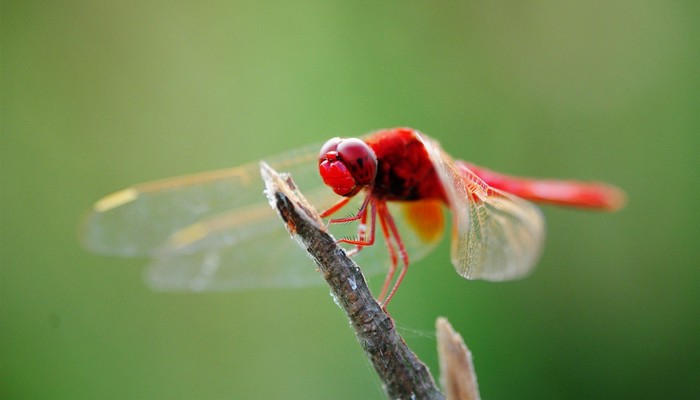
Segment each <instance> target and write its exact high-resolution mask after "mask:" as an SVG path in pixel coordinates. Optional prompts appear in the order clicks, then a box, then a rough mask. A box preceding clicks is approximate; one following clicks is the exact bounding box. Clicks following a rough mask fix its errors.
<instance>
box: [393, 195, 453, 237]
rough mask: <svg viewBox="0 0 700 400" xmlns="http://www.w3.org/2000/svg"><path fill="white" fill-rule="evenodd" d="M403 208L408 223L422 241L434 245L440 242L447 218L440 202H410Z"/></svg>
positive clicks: (403, 205)
mask: <svg viewBox="0 0 700 400" xmlns="http://www.w3.org/2000/svg"><path fill="white" fill-rule="evenodd" d="M401 206H402V209H403V213H404V215H405V219H406V222H407V223H408V225H409V226H410V227H411V228H413V230H414V231H415V232H416V234H417V235H418V237H419V238H420V239H421V240H422V241H424V242H427V243H432V242H435V241H437V240H440V238H441V237H442V234H443V231H444V229H445V217H444V215H443V212H442V203H441V202H440V201H439V200H421V201H409V202H406V203H403V204H402V205H401Z"/></svg>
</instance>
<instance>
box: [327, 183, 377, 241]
mask: <svg viewBox="0 0 700 400" xmlns="http://www.w3.org/2000/svg"><path fill="white" fill-rule="evenodd" d="M370 199H371V198H370V196H367V199H366V200H365V201H364V203H362V207H360V211H361V213H360V214H358V215H357V218H355V217H351V218H352V219H350V221H354V220H356V219H359V220H360V227H359V228H358V237H357V238H356V239H350V238H343V239H339V240H338V242H339V243H348V244H354V245H356V248H355V249H353V250H352V253H351V254H356V253H357V252H358V251H360V248H361V247H364V246H371V245H373V244H374V237H375V236H374V235H375V231H376V228H375V227H376V225H377V224H376V219H377V204H376V202H375V201H370ZM367 203H369V214H370V219H369V237H367V234H366V226H365V222H366V221H367V211H368V208H367ZM333 221H335V220H331V222H333ZM343 222H345V221H343Z"/></svg>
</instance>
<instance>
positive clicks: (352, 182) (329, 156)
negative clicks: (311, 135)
mask: <svg viewBox="0 0 700 400" xmlns="http://www.w3.org/2000/svg"><path fill="white" fill-rule="evenodd" d="M318 168H319V173H320V174H321V178H322V179H323V182H324V183H325V184H326V185H328V186H330V187H331V188H332V189H333V191H334V192H335V193H337V194H339V195H341V196H347V197H350V196H354V195H355V194H357V192H359V191H360V190H361V189H362V188H363V187H364V186H367V185H370V184H372V183H373V182H374V177H375V175H376V174H377V157H376V156H375V155H374V151H372V149H371V148H370V147H369V146H368V145H367V144H366V143H365V142H363V141H362V140H360V139H355V138H350V139H340V138H333V139H330V140H329V141H328V142H326V144H324V145H323V147H321V151H320V154H319V164H318Z"/></svg>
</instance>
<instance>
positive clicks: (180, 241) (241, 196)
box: [81, 146, 337, 291]
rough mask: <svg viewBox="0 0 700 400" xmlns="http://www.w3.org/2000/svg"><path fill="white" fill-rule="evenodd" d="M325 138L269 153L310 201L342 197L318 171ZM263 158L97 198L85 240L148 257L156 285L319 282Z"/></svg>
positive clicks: (106, 250) (320, 203) (98, 248)
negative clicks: (267, 191)
mask: <svg viewBox="0 0 700 400" xmlns="http://www.w3.org/2000/svg"><path fill="white" fill-rule="evenodd" d="M318 147H319V146H313V147H307V148H304V149H301V150H299V151H295V152H293V153H286V154H283V155H281V156H277V157H271V158H268V159H267V161H268V162H269V163H270V164H271V165H272V166H273V167H274V168H277V169H279V170H282V171H286V172H290V173H291V174H292V177H293V179H294V181H295V183H296V184H297V186H298V187H299V189H300V191H301V192H302V193H303V194H304V195H305V196H306V197H307V198H308V200H309V201H310V203H311V204H314V205H315V206H317V207H319V208H320V209H323V208H324V207H328V206H330V204H332V203H333V202H335V201H336V200H337V196H335V195H334V194H333V193H332V192H331V191H330V190H329V189H327V188H326V187H325V185H323V184H322V182H321V180H320V178H319V177H318V171H317V167H316V165H317V162H316V159H317V151H318ZM259 171H260V167H259V163H257V162H255V163H250V164H246V165H243V166H241V167H238V168H231V169H224V170H219V171H212V172H207V173H203V174H195V175H189V176H185V177H178V178H171V179H166V180H162V181H156V182H151V183H146V184H141V185H135V186H132V187H130V188H127V189H125V190H122V191H120V192H117V193H115V194H112V195H110V196H107V197H105V198H104V199H103V200H100V201H99V202H97V203H96V204H95V206H94V207H93V209H92V210H91V211H90V212H89V213H88V215H87V216H86V218H85V220H84V224H83V227H82V232H81V239H82V242H83V244H84V246H85V247H86V248H88V249H89V250H92V251H94V252H97V253H100V254H106V255H116V256H124V257H141V256H143V257H150V258H152V263H151V266H150V267H149V269H148V270H147V271H146V280H147V281H148V282H149V284H150V285H151V286H152V287H154V288H155V289H158V290H197V291H199V290H205V291H210V290H237V289H246V288H258V287H294V286H307V285H310V284H314V283H321V282H322V279H321V278H320V277H319V276H318V273H317V272H316V271H315V266H314V264H313V262H312V261H311V260H310V259H309V257H308V256H307V255H306V253H305V252H304V251H303V249H300V248H299V246H298V245H297V244H296V243H294V241H293V240H290V238H289V233H288V232H287V231H286V229H285V228H284V226H283V224H282V223H281V222H280V220H279V217H278V216H277V214H276V212H275V211H274V210H272V209H271V208H270V206H269V204H268V202H267V200H266V198H265V196H264V194H263V189H264V184H263V182H262V179H261V177H260V172H259Z"/></svg>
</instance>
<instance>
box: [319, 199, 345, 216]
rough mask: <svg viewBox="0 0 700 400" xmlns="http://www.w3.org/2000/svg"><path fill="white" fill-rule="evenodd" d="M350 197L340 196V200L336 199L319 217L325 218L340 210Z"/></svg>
mask: <svg viewBox="0 0 700 400" xmlns="http://www.w3.org/2000/svg"><path fill="white" fill-rule="evenodd" d="M350 199H351V197H341V198H340V200H338V201H337V202H336V203H335V204H333V205H332V206H330V207H328V209H326V210H325V211H323V212H322V213H321V218H326V217H328V216H330V215H332V214H334V213H335V212H336V211H338V210H340V209H341V208H343V207H345V205H346V204H348V202H349V201H350Z"/></svg>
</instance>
